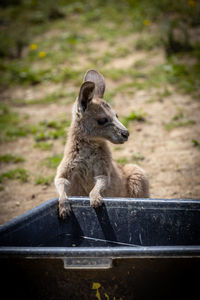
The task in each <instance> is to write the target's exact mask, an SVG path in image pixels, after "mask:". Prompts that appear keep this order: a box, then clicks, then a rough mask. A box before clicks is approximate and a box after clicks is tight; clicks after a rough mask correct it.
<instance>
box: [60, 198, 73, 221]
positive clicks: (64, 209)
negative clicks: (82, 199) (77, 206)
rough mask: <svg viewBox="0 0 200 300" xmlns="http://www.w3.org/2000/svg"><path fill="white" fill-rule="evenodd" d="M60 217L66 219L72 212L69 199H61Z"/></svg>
mask: <svg viewBox="0 0 200 300" xmlns="http://www.w3.org/2000/svg"><path fill="white" fill-rule="evenodd" d="M58 209H59V217H60V218H61V219H66V218H67V217H68V216H69V215H70V213H71V206H70V204H69V201H68V199H64V200H63V199H59V206H58Z"/></svg>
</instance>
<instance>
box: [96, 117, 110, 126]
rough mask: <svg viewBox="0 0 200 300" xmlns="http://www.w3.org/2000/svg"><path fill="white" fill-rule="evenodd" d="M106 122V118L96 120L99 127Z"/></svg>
mask: <svg viewBox="0 0 200 300" xmlns="http://www.w3.org/2000/svg"><path fill="white" fill-rule="evenodd" d="M107 122H108V119H107V118H102V119H99V120H97V123H98V124H99V125H104V124H106V123H107Z"/></svg>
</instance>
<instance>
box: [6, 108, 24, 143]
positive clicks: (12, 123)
mask: <svg viewBox="0 0 200 300" xmlns="http://www.w3.org/2000/svg"><path fill="white" fill-rule="evenodd" d="M0 114H1V118H0V142H4V141H12V140H15V139H16V138H19V137H25V136H27V133H28V132H27V129H26V128H25V127H24V126H22V125H21V124H20V122H21V121H22V120H23V116H21V119H20V117H19V114H18V113H16V112H13V111H11V110H10V108H9V107H8V106H6V105H3V104H1V105H0Z"/></svg>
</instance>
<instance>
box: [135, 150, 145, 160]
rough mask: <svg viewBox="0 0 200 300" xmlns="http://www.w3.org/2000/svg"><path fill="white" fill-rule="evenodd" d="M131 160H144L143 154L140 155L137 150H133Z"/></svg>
mask: <svg viewBox="0 0 200 300" xmlns="http://www.w3.org/2000/svg"><path fill="white" fill-rule="evenodd" d="M132 158H133V160H135V161H137V162H139V161H142V160H144V158H145V157H144V155H142V154H141V153H139V152H134V154H133V156H132Z"/></svg>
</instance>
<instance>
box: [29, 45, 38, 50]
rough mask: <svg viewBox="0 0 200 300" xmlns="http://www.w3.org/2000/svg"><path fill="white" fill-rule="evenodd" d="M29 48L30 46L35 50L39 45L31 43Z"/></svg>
mask: <svg viewBox="0 0 200 300" xmlns="http://www.w3.org/2000/svg"><path fill="white" fill-rule="evenodd" d="M29 48H30V50H32V51H34V50H36V49H37V45H36V44H31V45H30V46H29Z"/></svg>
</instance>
